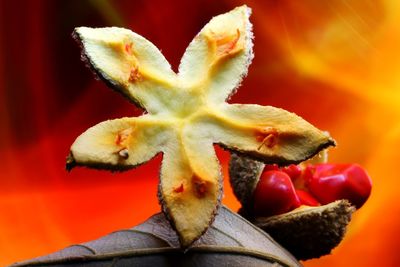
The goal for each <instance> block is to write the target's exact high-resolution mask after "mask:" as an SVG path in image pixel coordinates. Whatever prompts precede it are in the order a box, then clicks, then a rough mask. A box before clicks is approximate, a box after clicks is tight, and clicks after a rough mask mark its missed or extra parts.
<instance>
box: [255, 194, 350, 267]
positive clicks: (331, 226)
mask: <svg viewBox="0 0 400 267" xmlns="http://www.w3.org/2000/svg"><path fill="white" fill-rule="evenodd" d="M354 211H355V207H354V206H352V205H351V204H350V202H348V201H347V200H339V201H335V202H333V203H330V204H327V205H324V206H320V207H304V208H299V209H296V210H293V211H291V212H288V213H285V214H282V215H277V216H272V217H268V218H256V219H255V222H254V223H255V224H256V225H257V226H259V227H260V228H262V229H263V230H265V231H266V232H267V233H269V234H270V235H271V236H272V237H273V238H274V239H275V240H276V241H278V242H279V244H281V245H282V246H284V247H285V248H286V249H287V250H289V251H290V252H291V253H292V254H293V255H294V256H295V257H296V258H297V259H299V260H306V259H311V258H319V257H321V256H323V255H326V254H329V253H330V252H331V250H332V249H333V248H335V247H336V246H337V245H338V244H339V243H340V241H342V239H343V237H344V235H345V233H346V226H347V224H348V223H349V222H350V219H351V214H352V213H353V212H354Z"/></svg>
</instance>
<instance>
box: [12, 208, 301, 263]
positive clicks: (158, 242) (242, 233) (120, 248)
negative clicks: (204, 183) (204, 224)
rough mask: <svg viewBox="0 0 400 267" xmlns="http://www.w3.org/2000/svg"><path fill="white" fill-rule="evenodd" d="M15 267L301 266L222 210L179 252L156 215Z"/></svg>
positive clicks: (266, 237)
mask: <svg viewBox="0 0 400 267" xmlns="http://www.w3.org/2000/svg"><path fill="white" fill-rule="evenodd" d="M12 266H13V267H16V266H161V267H162V266H246V267H247V266H301V265H300V263H299V262H297V261H296V259H295V258H294V257H293V256H292V255H291V254H290V253H288V252H287V251H286V250H285V249H283V248H282V247H281V246H280V245H278V244H277V243H276V242H275V241H274V240H273V239H272V238H271V237H270V236H269V235H267V234H265V232H263V231H262V230H261V229H259V228H257V227H255V226H254V225H253V224H251V223H249V222H248V221H246V220H245V219H243V218H242V217H240V216H239V215H237V214H236V213H233V212H232V211H230V210H229V209H228V208H226V207H221V208H220V209H219V214H218V215H217V216H216V219H215V221H214V223H213V224H212V225H211V227H210V228H209V230H208V231H207V232H206V233H205V234H204V235H203V236H202V237H201V238H200V239H199V240H197V241H196V242H195V243H194V244H193V246H192V247H190V248H189V249H188V250H186V251H184V250H182V249H181V248H180V245H179V238H178V236H177V234H176V232H175V231H174V230H173V229H172V228H171V226H170V223H169V222H168V220H167V219H166V218H165V216H164V215H163V214H161V213H159V214H156V215H154V216H152V217H151V218H149V219H148V220H147V221H146V222H144V223H143V224H140V225H138V226H136V227H134V228H132V229H128V230H121V231H117V232H114V233H111V234H109V235H106V236H104V237H102V238H100V239H97V240H94V241H91V242H87V243H83V244H78V245H73V246H70V247H68V248H65V249H63V250H61V251H58V252H55V253H53V254H49V255H47V256H43V257H39V258H35V259H32V260H28V261H25V262H21V263H16V264H14V265H12Z"/></svg>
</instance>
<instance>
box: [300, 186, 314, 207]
mask: <svg viewBox="0 0 400 267" xmlns="http://www.w3.org/2000/svg"><path fill="white" fill-rule="evenodd" d="M296 194H297V196H298V198H299V200H300V203H301V205H306V206H313V207H316V206H319V202H318V200H317V199H316V198H315V197H314V196H312V195H311V194H310V193H309V192H307V191H305V190H301V189H296Z"/></svg>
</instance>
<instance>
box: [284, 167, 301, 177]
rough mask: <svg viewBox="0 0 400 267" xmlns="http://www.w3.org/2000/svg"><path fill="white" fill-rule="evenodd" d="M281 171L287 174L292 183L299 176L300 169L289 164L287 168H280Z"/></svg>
mask: <svg viewBox="0 0 400 267" xmlns="http://www.w3.org/2000/svg"><path fill="white" fill-rule="evenodd" d="M281 170H282V171H283V172H285V173H287V175H289V177H290V178H291V179H292V181H294V180H296V179H297V178H298V177H300V175H301V168H300V167H299V166H298V165H295V164H290V165H289V166H286V167H282V168H281Z"/></svg>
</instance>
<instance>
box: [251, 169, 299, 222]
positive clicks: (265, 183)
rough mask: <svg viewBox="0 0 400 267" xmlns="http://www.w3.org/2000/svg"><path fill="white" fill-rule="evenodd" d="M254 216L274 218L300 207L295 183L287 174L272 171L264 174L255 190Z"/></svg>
mask: <svg viewBox="0 0 400 267" xmlns="http://www.w3.org/2000/svg"><path fill="white" fill-rule="evenodd" d="M253 201H254V214H255V215H256V216H265V217H267V216H272V215H277V214H282V213H285V212H289V211H291V210H293V209H295V208H297V207H299V206H300V200H299V198H298V197H297V195H296V192H295V189H294V186H293V183H292V181H291V179H290V177H289V175H287V174H286V173H284V172H282V171H276V170H270V171H265V172H263V173H262V175H261V177H260V180H259V182H258V184H257V187H256V189H255V190H254V199H253Z"/></svg>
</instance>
